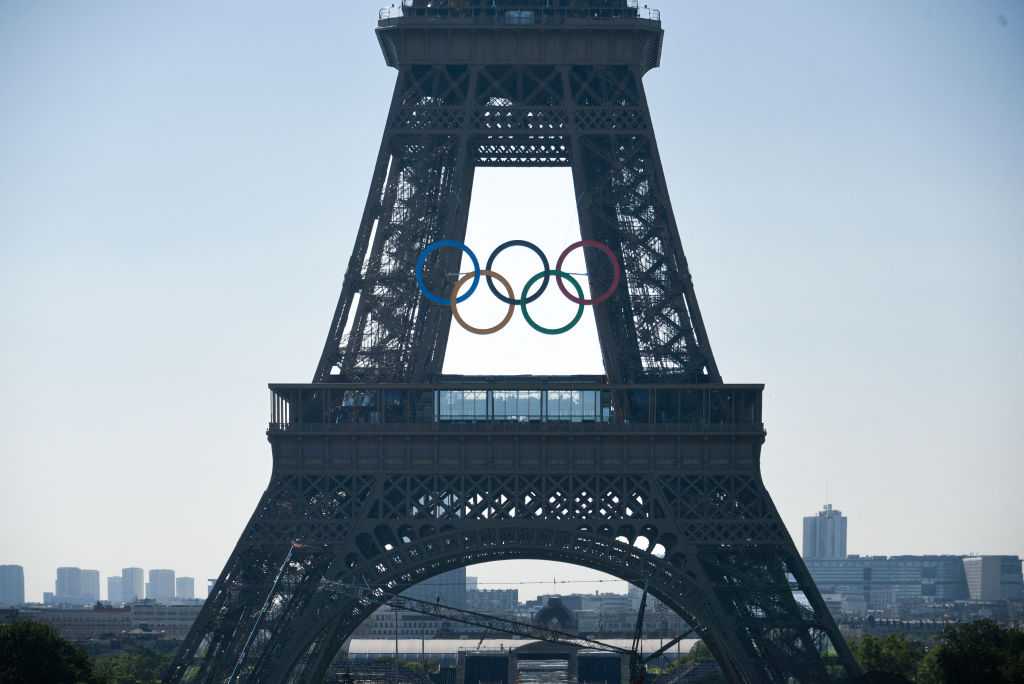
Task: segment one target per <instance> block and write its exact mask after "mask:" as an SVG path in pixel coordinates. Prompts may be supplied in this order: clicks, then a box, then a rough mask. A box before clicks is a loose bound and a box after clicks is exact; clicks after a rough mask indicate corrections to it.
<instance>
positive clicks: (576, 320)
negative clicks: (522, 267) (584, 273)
mask: <svg viewBox="0 0 1024 684" xmlns="http://www.w3.org/2000/svg"><path fill="white" fill-rule="evenodd" d="M549 275H553V276H555V278H556V279H558V278H565V279H566V280H568V281H569V282H570V283H572V286H573V287H575V288H576V291H577V292H578V293H579V295H580V299H582V298H583V288H582V287H580V284H579V282H577V281H576V279H575V278H573V277H572V276H571V275H569V274H568V273H566V272H565V271H559V270H558V269H555V270H553V271H547V270H545V271H541V272H540V273H538V274H537V275H535V276H533V277H532V278H530V279H529V280H527V281H526V285H524V286H523V297H522V303H521V304H520V305H519V308H521V309H522V310H523V318H525V319H526V322H527V323H529V324H530V327H531V328H533V329H534V330H536V331H537V332H539V333H544V334H545V335H561V334H562V333H565V332H569V331H570V330H572V329H573V328H574V327H576V324H577V323H579V322H580V318H582V317H583V304H582V303H581V302H579V301H577V302H576V303H577V304H579V307H580V308H579V309H577V310H576V315H575V316H574V317H573V319H572V320H571V321H569V322H568V323H567V324H565V325H563V326H562V327H561V328H545V327H544V326H542V325H540V324H539V323H537V322H536V321H534V320H533V319H532V318H530V312H529V311H527V310H526V303H527V302H529V301H530V300H529V299H527V298H526V293H527V292H529V291H530V286H531V285H533V284H534V283H535V282H537V281H538V280H540V279H541V278H547V276H549Z"/></svg>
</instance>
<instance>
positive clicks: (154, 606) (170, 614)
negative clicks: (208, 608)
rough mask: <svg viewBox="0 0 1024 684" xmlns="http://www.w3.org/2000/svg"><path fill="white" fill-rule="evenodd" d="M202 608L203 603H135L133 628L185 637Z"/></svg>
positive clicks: (176, 637) (168, 635) (174, 636)
mask: <svg viewBox="0 0 1024 684" xmlns="http://www.w3.org/2000/svg"><path fill="white" fill-rule="evenodd" d="M202 609H203V606H202V603H197V604H189V605H184V606H166V605H163V604H160V603H156V602H154V601H142V602H140V603H133V604H132V606H131V611H132V628H133V629H137V628H143V629H149V630H151V631H154V632H164V633H165V634H166V636H167V637H168V638H171V639H184V638H185V636H186V635H187V634H188V631H189V630H190V629H192V623H193V622H195V621H196V618H197V617H198V616H199V611H201V610H202Z"/></svg>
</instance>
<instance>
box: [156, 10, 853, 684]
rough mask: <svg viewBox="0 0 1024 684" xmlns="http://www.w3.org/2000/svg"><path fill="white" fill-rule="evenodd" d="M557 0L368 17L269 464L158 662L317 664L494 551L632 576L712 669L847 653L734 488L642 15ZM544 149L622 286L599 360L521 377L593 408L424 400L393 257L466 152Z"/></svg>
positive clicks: (221, 675) (440, 202)
mask: <svg viewBox="0 0 1024 684" xmlns="http://www.w3.org/2000/svg"><path fill="white" fill-rule="evenodd" d="M474 2H475V0H474ZM477 4H479V3H477ZM564 4H565V3H563V5H564ZM571 4H572V7H570V8H569V9H567V10H566V11H565V12H561V11H560V10H559V11H555V12H547V7H548V6H547V5H543V6H541V5H538V4H536V3H533V4H531V3H529V2H524V3H515V2H502V3H500V6H499V5H493V4H492V5H488V6H487V7H488V8H489V9H487V10H486V11H482V12H481V13H474V12H475V10H474V7H475V5H473V3H468V4H467V3H461V2H460V3H455V4H452V5H451V7H449V6H448V4H447V3H428V4H424V3H412V4H409V5H408V9H409V10H410V12H414V14H410V15H408V16H406V15H405V14H402V15H401V16H399V17H394V16H391V15H390V14H389V16H387V17H386V18H382V21H381V25H380V29H379V30H378V36H379V38H380V39H381V44H382V47H384V50H385V56H386V59H387V60H388V62H389V63H390V64H394V65H397V66H398V67H399V74H398V78H397V81H396V84H395V89H394V94H393V97H392V102H391V107H390V110H389V113H388V117H387V121H386V124H385V131H384V136H383V139H382V141H381V146H380V151H379V154H378V157H377V161H376V164H375V167H374V171H373V175H372V180H371V184H370V189H369V193H368V196H367V201H366V204H365V207H364V211H363V215H362V218H361V220H360V225H359V229H358V232H357V237H356V244H355V247H354V249H353V251H352V256H351V258H350V260H349V264H348V270H347V272H346V274H345V278H344V282H343V286H342V292H341V295H340V297H339V301H338V305H337V308H336V310H335V313H334V316H333V318H332V321H331V325H330V328H329V331H328V335H327V338H326V341H325V344H324V348H323V352H322V354H321V357H320V361H319V364H318V366H317V369H316V372H315V375H314V381H313V383H312V384H310V385H304V386H287V387H285V386H281V387H278V388H275V389H274V393H275V394H274V397H273V404H272V407H273V408H272V412H273V416H272V420H271V426H270V429H269V430H268V436H269V438H270V441H271V445H272V448H273V455H274V470H273V475H272V477H271V481H270V483H269V485H268V487H267V490H266V491H265V492H264V494H263V496H262V498H261V499H260V502H259V503H258V505H257V507H256V511H255V512H254V514H253V516H252V518H251V519H250V521H249V523H248V525H247V526H246V529H245V531H244V532H243V534H242V536H241V538H240V539H239V541H238V543H237V545H236V547H235V550H234V552H233V553H232V554H231V557H230V558H229V559H228V562H227V564H226V566H225V568H224V571H223V572H222V573H221V576H220V578H219V579H218V581H217V584H216V586H215V587H214V589H213V590H212V592H211V594H210V596H209V598H208V599H207V601H206V604H205V605H204V607H203V610H202V612H201V614H200V615H199V617H198V619H197V620H196V622H195V624H194V626H193V628H192V630H191V632H190V633H189V635H188V637H187V639H186V640H185V642H184V644H183V645H182V647H181V650H180V651H179V653H178V655H177V657H176V659H175V661H174V663H173V665H172V667H171V669H170V672H169V673H168V679H169V681H172V682H202V683H212V682H218V683H220V682H224V681H226V679H227V678H229V676H230V675H231V672H232V671H233V670H234V669H235V668H236V667H237V673H238V677H237V679H238V681H247V682H274V683H278V682H318V681H321V680H322V679H323V677H324V676H325V674H326V673H327V672H328V670H329V668H330V665H331V663H332V661H333V660H334V658H335V656H336V654H337V653H338V651H339V649H340V647H341V645H342V644H343V642H344V640H345V639H346V638H347V637H348V636H349V635H350V634H351V633H352V632H353V630H354V629H355V628H356V627H357V626H358V625H359V623H360V622H361V621H362V620H364V619H365V618H366V617H367V616H368V615H369V614H370V613H371V612H372V611H373V610H374V609H375V608H377V607H379V606H380V605H381V603H382V601H383V600H384V597H386V596H392V595H394V594H397V593H400V592H402V591H403V590H405V589H406V588H408V587H410V586H412V585H414V584H416V583H417V582H420V581H422V580H424V579H427V578H429V577H431V576H434V575H436V574H438V573H441V572H444V571H447V570H450V569H454V568H458V567H462V566H466V565H471V564H475V563H482V562H487V561H496V560H509V559H542V560H553V561H563V562H568V563H576V564H579V565H584V566H587V567H590V568H594V569H597V570H601V571H604V572H607V573H609V574H612V575H615V576H617V577H620V578H622V579H625V580H627V581H634V582H635V581H637V580H638V578H643V579H644V582H645V584H646V586H647V587H648V589H649V591H650V593H651V594H652V595H654V596H656V597H657V598H658V599H660V600H661V601H663V602H664V603H665V604H666V605H668V606H669V607H671V608H672V609H673V610H675V611H677V612H678V613H679V614H680V615H681V616H683V617H684V618H685V619H686V620H687V622H688V623H689V624H690V625H691V626H693V628H694V629H695V630H696V631H697V633H698V634H699V635H700V637H701V638H702V639H704V640H705V642H706V643H707V645H708V647H709V648H710V649H711V651H712V653H713V654H714V655H715V657H716V658H717V660H718V662H719V664H720V665H721V668H722V671H723V672H724V674H725V676H726V677H727V678H728V679H729V681H731V682H734V683H746V684H760V683H764V682H767V683H772V684H774V683H779V684H781V683H783V682H786V683H787V684H788V682H791V681H798V682H807V683H810V682H815V683H816V682H822V681H840V680H843V679H844V678H849V677H852V676H854V675H856V674H858V673H859V668H858V666H857V664H856V662H855V661H854V659H853V656H852V654H851V653H850V651H849V649H848V647H847V646H846V644H845V642H844V641H843V638H842V636H841V635H840V633H839V631H838V628H837V627H836V625H835V622H834V621H833V620H832V617H831V615H830V614H829V612H828V609H827V608H826V606H825V604H824V601H823V600H822V598H821V596H820V594H819V593H818V591H817V589H816V588H815V586H814V583H813V581H812V580H811V578H810V575H809V574H808V572H807V570H806V568H805V567H804V564H803V561H802V560H801V559H800V557H799V555H798V553H797V551H796V548H795V546H794V544H793V542H792V540H791V539H790V537H789V534H788V533H787V531H786V529H785V526H784V525H783V523H782V520H781V518H780V516H779V514H778V511H777V510H776V509H775V506H774V504H773V503H772V501H771V498H770V497H769V495H768V492H767V491H766V490H765V488H764V485H763V483H762V480H761V475H760V461H759V457H760V446H761V443H762V441H763V438H764V432H763V426H762V425H761V418H760V415H761V414H760V387H759V386H727V385H723V384H721V383H722V380H721V376H720V374H719V371H718V368H717V365H716V364H715V359H714V355H713V353H712V350H711V346H710V343H709V341H708V336H707V332H706V330H705V326H704V323H703V319H702V317H701V314H700V309H699V306H698V304H697V299H696V295H695V293H694V288H693V282H692V278H691V276H690V271H689V268H688V265H687V262H686V257H685V255H684V253H683V249H682V246H681V242H680V238H679V232H678V228H677V226H676V223H675V219H674V217H673V212H672V207H671V203H670V200H669V195H668V190H667V187H666V184H665V177H664V172H663V169H662V165H661V159H660V157H659V154H658V147H657V143H656V140H655V137H654V133H653V128H652V125H651V118H650V112H649V111H648V105H647V100H646V95H645V93H644V88H643V84H642V80H641V77H642V74H643V73H644V72H645V71H646V70H647V69H648V68H651V67H652V66H655V65H656V64H657V61H658V54H657V52H658V51H659V50H660V45H661V31H660V24H659V23H658V20H657V19H656V18H653V16H654V15H651V14H648V15H647V17H646V18H645V19H640V18H639V17H638V15H637V13H636V12H633V11H632V9H631V8H634V7H635V5H630V3H629V2H627V1H626V0H601V2H600V3H597V4H599V5H600V6H601V8H600V10H599V11H598V10H595V11H590V10H588V9H587V8H585V7H583V4H582V3H575V2H573V3H571ZM520 5H522V7H520ZM480 7H483V5H481V6H480ZM517 7H518V8H519V9H516V8H517ZM566 7H568V5H566ZM403 8H406V5H403ZM541 10H543V11H541ZM403 11H404V10H403ZM524 19H530V21H534V20H535V21H534V23H533V24H530V25H529V26H524V25H523V20H524ZM403 27H405V28H403ZM406 28H407V29H408V30H406ZM437 55H445V58H444V59H441V58H437V57H436V56H437ZM479 55H487V56H489V57H488V59H490V58H491V57H493V59H490V61H487V60H484V61H481V60H479V59H476V61H474V59H475V58H474V56H479ZM570 57H571V58H570ZM552 165H553V166H566V167H569V168H571V169H572V175H573V183H574V189H575V194H576V204H577V210H578V216H579V222H580V229H581V234H582V236H583V237H584V238H588V239H596V240H600V241H602V242H605V243H606V244H607V245H609V246H610V247H611V248H612V249H613V250H614V252H615V253H616V254H617V255H619V260H620V262H621V265H622V271H623V273H622V284H621V285H620V287H619V289H618V290H617V292H616V293H615V294H614V296H612V297H611V298H610V299H608V300H607V301H605V302H604V303H602V304H600V305H597V306H595V307H594V313H595V317H596V321H597V330H598V336H599V340H600V344H601V350H602V358H603V362H604V367H605V377H603V378H600V379H593V378H591V379H589V380H587V379H586V378H583V379H580V378H575V379H574V378H563V379H561V380H559V379H557V378H556V379H545V380H544V384H543V385H542V386H540V387H538V388H533V389H531V388H526V389H524V390H522V391H525V392H527V393H531V392H535V393H536V395H537V396H538V397H541V396H542V395H544V396H549V397H550V396H551V395H549V394H545V393H548V392H549V391H555V392H562V391H570V392H571V391H575V390H576V389H578V390H579V391H580V392H581V393H586V392H589V393H590V394H589V395H588V396H591V397H592V398H594V397H598V396H599V395H600V397H601V399H600V401H597V402H596V403H595V406H596V405H598V404H599V406H600V408H599V410H597V412H595V413H590V414H585V415H584V414H581V415H580V416H578V417H577V418H573V419H572V420H571V421H568V422H563V423H559V422H557V421H558V420H559V416H558V415H555V414H550V413H544V412H540V413H537V414H533V413H529V412H527V413H525V414H523V415H521V416H519V415H517V416H511V417H510V416H509V415H508V414H507V413H505V414H503V413H502V412H501V411H498V410H496V408H495V397H496V396H497V394H496V393H500V392H509V391H519V390H518V389H516V388H515V387H514V386H513V385H515V381H514V380H510V379H507V378H506V379H502V378H493V377H492V378H477V379H475V380H474V379H468V380H466V382H468V383H469V385H470V386H472V387H475V388H477V389H476V390H475V391H476V392H477V393H478V394H480V395H481V396H485V397H486V402H485V403H486V405H487V408H486V410H483V411H482V412H481V413H479V414H478V415H473V416H469V417H466V416H461V417H460V416H456V417H455V418H453V417H452V416H450V415H442V413H441V412H440V411H439V408H438V407H439V406H440V402H439V398H438V397H439V396H440V393H444V392H450V391H452V388H453V386H452V385H443V384H436V383H441V382H442V380H443V378H442V379H441V380H439V378H440V377H441V376H440V373H441V369H442V367H443V363H444V356H445V349H446V345H447V339H448V331H449V328H450V325H451V315H450V311H449V309H448V308H447V307H441V306H434V305H431V304H430V303H428V302H427V301H426V300H425V298H424V297H423V296H422V295H421V293H420V292H419V289H418V287H417V284H416V281H415V277H414V268H415V264H416V260H417V257H418V255H419V253H420V251H421V250H422V249H423V248H424V247H426V246H427V245H429V244H430V243H432V242H435V241H437V240H440V239H454V240H462V239H463V237H464V235H465V230H466V220H467V216H468V210H469V203H470V195H471V190H472V184H473V174H474V169H475V168H476V167H477V166H552ZM591 252H592V250H588V251H587V252H585V259H586V264H587V271H588V274H589V277H590V285H591V287H592V288H593V290H594V291H601V290H603V289H604V288H605V287H607V286H608V284H609V283H610V279H611V272H610V268H609V265H608V264H607V263H606V260H605V258H604V257H603V256H601V255H599V254H595V253H591ZM460 258H461V255H460V254H457V253H455V252H454V251H453V250H445V251H436V252H434V253H433V254H432V255H431V257H430V258H429V259H428V260H427V263H426V266H425V272H424V276H425V280H426V283H427V285H428V286H429V287H430V288H431V290H433V291H434V292H436V293H438V294H441V295H444V294H447V293H449V292H450V288H451V286H452V284H453V278H452V277H451V276H450V275H449V274H451V273H452V272H455V271H457V270H458V266H459V260H460ZM360 383H362V385H360ZM432 383H435V384H436V386H435V384H432ZM574 383H582V384H581V385H580V387H578V388H576V386H575V384H574ZM587 383H590V384H587ZM595 383H596V385H595ZM454 387H455V388H456V389H457V388H458V387H461V386H460V385H454ZM673 388H674V389H673ZM353 397H356V400H353V399H352V398H353ZM606 399H607V401H605V400H606ZM544 401H545V402H546V401H547V400H544ZM346 402H347V403H346ZM364 402H365V403H364ZM544 406H547V404H544ZM545 410H546V409H545ZM577 420H578V421H582V422H575V421H577ZM549 421H554V422H549ZM296 540H298V541H300V542H301V545H302V546H301V548H296V549H295V550H294V552H293V553H292V554H291V555H290V556H289V557H288V558H287V560H286V562H285V563H284V564H283V565H282V562H281V559H282V557H283V556H284V554H285V552H287V551H288V549H289V545H290V544H292V543H293V542H294V541H296ZM353 585H355V586H362V587H366V591H364V592H360V593H358V594H353V593H352V592H350V591H341V590H339V587H348V586H353Z"/></svg>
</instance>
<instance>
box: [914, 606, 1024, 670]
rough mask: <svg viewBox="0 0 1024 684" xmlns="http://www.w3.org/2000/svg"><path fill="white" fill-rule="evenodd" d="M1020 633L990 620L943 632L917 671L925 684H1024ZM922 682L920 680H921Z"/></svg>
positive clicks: (1023, 646) (1023, 644)
mask: <svg viewBox="0 0 1024 684" xmlns="http://www.w3.org/2000/svg"><path fill="white" fill-rule="evenodd" d="M1022 654H1024V632H1022V631H1021V630H1019V629H1006V628H1004V627H1000V626H999V625H998V624H996V623H995V622H993V621H991V620H978V621H977V622H968V623H965V624H962V625H956V626H954V627H948V628H946V631H945V632H943V633H942V640H941V641H940V643H939V645H938V646H937V647H936V648H935V649H934V651H933V653H929V656H930V657H929V658H927V659H926V663H924V664H923V667H922V668H921V670H922V672H921V675H922V676H927V677H929V678H931V679H929V681H928V684H932V683H933V682H935V681H936V680H935V678H936V677H938V679H937V682H938V683H939V684H974V683H975V682H985V684H1024V655H1022ZM921 681H924V680H921Z"/></svg>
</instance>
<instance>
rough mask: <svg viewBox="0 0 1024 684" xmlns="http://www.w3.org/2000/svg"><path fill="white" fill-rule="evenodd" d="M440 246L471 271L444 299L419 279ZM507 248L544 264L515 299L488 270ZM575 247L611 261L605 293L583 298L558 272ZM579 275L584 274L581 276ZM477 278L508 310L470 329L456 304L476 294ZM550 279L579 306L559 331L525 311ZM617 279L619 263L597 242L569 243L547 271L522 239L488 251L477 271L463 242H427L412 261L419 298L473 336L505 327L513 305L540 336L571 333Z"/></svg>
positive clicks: (568, 276)
mask: <svg viewBox="0 0 1024 684" xmlns="http://www.w3.org/2000/svg"><path fill="white" fill-rule="evenodd" d="M443 247H450V248H453V249H458V250H461V251H463V252H465V253H466V254H468V255H469V259H470V261H472V262H473V272H472V273H467V274H459V275H460V277H459V279H458V281H457V282H456V283H455V286H454V287H453V288H452V292H451V294H450V295H449V297H448V298H447V299H445V298H443V297H441V296H439V295H436V294H434V293H433V292H431V291H430V290H429V289H428V288H427V284H426V282H425V281H424V279H423V271H424V269H425V267H426V263H427V257H428V256H430V254H431V253H432V252H434V251H436V250H438V249H441V248H443ZM509 247H526V248H527V249H529V250H531V251H532V252H534V253H535V254H536V255H537V256H539V257H540V260H541V263H542V264H543V265H544V270H542V271H541V272H540V273H538V274H536V275H534V276H533V277H532V278H530V279H529V280H528V281H527V282H526V285H525V286H524V287H523V292H522V295H521V296H520V297H519V298H518V299H516V297H515V291H514V290H513V289H512V285H510V284H509V282H508V280H506V279H505V278H504V277H503V276H502V275H501V274H499V273H497V272H495V271H494V270H493V269H492V267H493V266H494V260H495V259H496V258H497V257H498V254H500V253H501V252H502V250H505V249H508V248H509ZM577 247H593V248H595V249H598V250H600V251H602V252H604V254H605V256H607V257H608V260H609V261H610V262H611V265H612V282H611V285H610V286H609V287H608V289H607V290H605V291H604V292H602V293H601V294H600V295H598V296H596V297H593V298H592V299H584V298H583V287H582V286H581V285H580V284H579V282H578V281H577V280H576V279H575V278H573V274H571V273H566V272H565V271H563V270H562V264H563V263H565V259H566V257H567V256H569V253H570V252H572V251H573V250H574V249H576V248H577ZM449 275H451V274H449ZM583 275H587V274H585V273H584V274H583ZM480 276H484V277H485V278H486V279H487V287H488V288H490V290H491V292H492V293H494V296H496V297H497V298H498V299H500V300H501V301H503V302H504V303H506V304H508V310H507V311H506V312H505V316H504V318H502V319H501V321H499V322H498V324H497V325H495V326H493V327H490V328H477V327H474V326H472V325H470V324H469V323H467V322H466V321H465V320H464V319H463V318H462V316H461V315H459V309H458V305H459V304H461V303H462V302H464V301H466V299H468V298H469V297H470V296H471V295H472V294H473V293H474V292H475V291H476V287H477V285H479V284H480ZM551 276H555V281H556V282H557V283H558V288H559V289H560V290H561V291H562V294H564V295H565V296H566V298H567V299H569V301H571V302H573V303H574V304H577V305H578V306H579V309H578V310H577V311H576V315H575V316H574V317H573V319H572V320H571V321H569V323H567V324H566V325H563V326H562V327H560V328H545V327H544V326H542V325H540V324H538V323H537V322H536V321H534V320H533V319H532V318H530V313H529V312H528V311H527V310H526V305H527V304H530V303H532V302H535V301H536V300H537V299H538V298H539V297H540V296H541V294H543V293H544V290H545V289H546V288H547V286H548V283H549V282H550V278H551ZM470 278H472V279H473V284H472V285H470V287H469V289H468V290H467V291H466V292H465V293H464V294H462V295H460V294H459V292H461V291H462V287H463V286H464V285H465V284H466V282H467V281H469V280H470ZM541 278H543V279H544V282H543V283H542V284H541V286H540V288H539V289H538V290H537V291H536V292H535V293H533V294H532V295H530V294H529V292H530V288H531V287H532V286H533V284H534V283H536V282H537V281H538V280H540V279H541ZM563 278H564V279H565V280H568V281H569V282H570V283H571V284H572V286H573V288H574V289H575V290H576V295H575V296H574V295H572V294H570V293H569V291H568V290H567V289H566V287H565V283H564V282H563ZM494 280H497V281H498V282H499V283H501V285H502V287H503V288H504V289H505V291H506V292H507V293H508V295H507V296H506V295H503V294H501V293H500V292H498V289H497V288H496V287H495V286H494ZM621 280H622V266H621V265H620V264H619V260H618V258H617V257H616V256H615V253H614V252H612V250H611V249H609V247H608V245H606V244H604V243H603V242H598V241H596V240H580V241H579V242H574V243H573V244H571V245H569V246H568V247H566V248H565V250H564V251H563V252H562V254H561V255H560V256H559V257H558V262H557V264H556V265H555V268H554V269H552V268H550V265H549V263H548V258H547V256H545V254H544V252H543V251H541V249H540V248H539V247H537V245H535V244H533V243H532V242H528V241H526V240H508V241H507V242H503V243H502V244H500V245H498V247H497V248H496V249H495V250H494V251H493V252H491V255H490V256H489V257H488V259H487V267H486V268H484V269H481V268H480V262H479V261H478V260H477V258H476V254H474V253H473V250H471V249H470V248H469V247H467V246H466V245H465V243H462V242H458V241H456V240H438V241H437V242H434V243H431V244H429V245H427V246H426V247H425V248H424V249H423V251H422V252H420V255H419V257H418V258H417V259H416V284H417V285H418V286H419V288H420V292H422V293H423V296H424V297H426V298H427V299H428V300H429V301H431V302H433V303H435V304H441V305H446V306H448V307H450V308H451V311H452V316H454V317H455V320H456V321H457V322H458V324H459V325H461V326H462V327H463V328H465V329H466V330H468V331H469V332H471V333H474V334H476V335H491V334H493V333H496V332H498V331H499V330H501V329H502V328H504V327H505V326H506V325H508V323H509V321H511V320H512V316H513V315H514V314H515V308H516V306H519V307H520V308H521V309H522V310H523V317H524V318H525V319H526V322H527V323H528V324H529V325H530V327H532V328H533V329H534V330H536V331H537V332H539V333H543V334H545V335H561V334H562V333H565V332H568V331H569V330H571V329H572V328H573V327H575V326H576V324H577V323H579V322H580V318H582V316H583V307H584V306H586V305H587V304H591V305H593V304H600V303H602V302H604V301H607V300H608V298H609V297H611V296H612V295H613V294H614V293H615V291H616V290H617V289H618V287H619V283H620V282H621Z"/></svg>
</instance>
